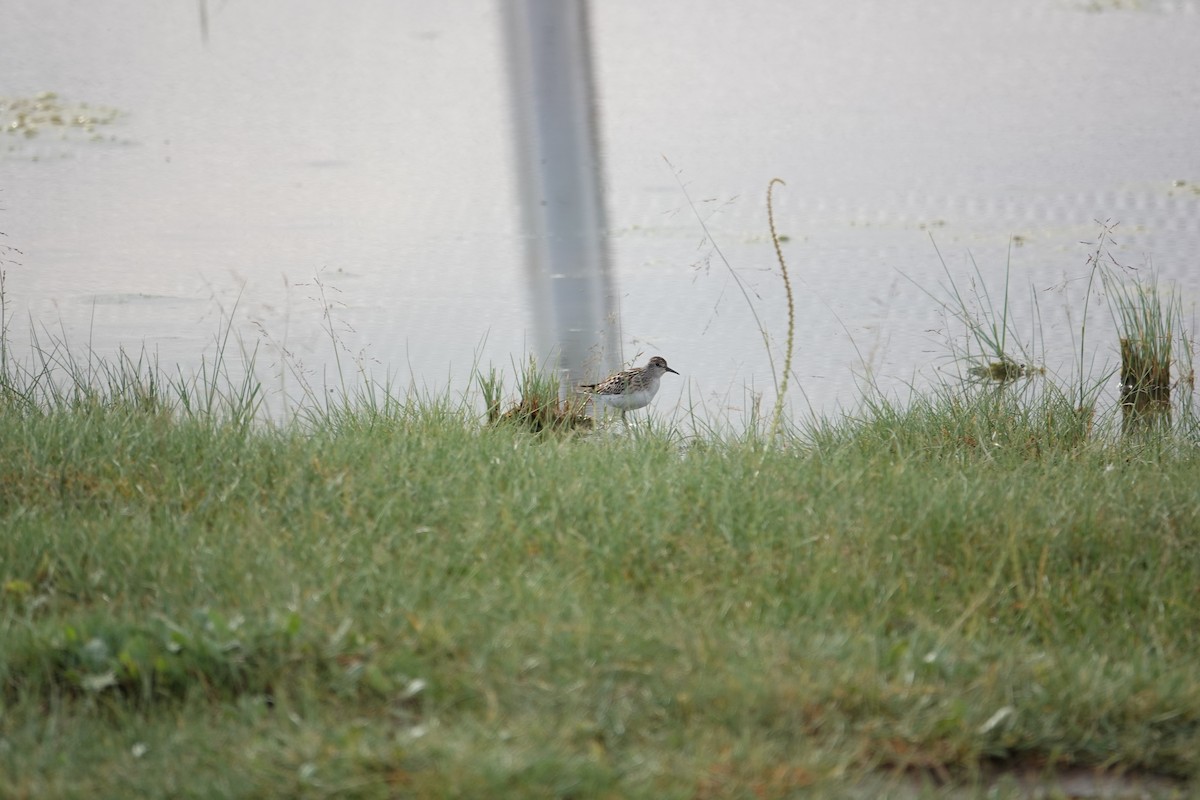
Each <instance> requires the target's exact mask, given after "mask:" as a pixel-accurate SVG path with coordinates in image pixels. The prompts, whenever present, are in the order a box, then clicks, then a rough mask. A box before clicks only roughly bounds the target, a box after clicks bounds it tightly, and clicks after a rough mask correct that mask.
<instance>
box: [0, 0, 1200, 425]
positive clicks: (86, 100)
mask: <svg viewBox="0 0 1200 800" xmlns="http://www.w3.org/2000/svg"><path fill="white" fill-rule="evenodd" d="M199 7H200V3H173V4H151V5H150V6H147V5H146V4H145V3H142V2H140V0H100V1H98V2H94V3H88V4H85V5H83V6H80V5H78V4H73V3H69V2H66V0H11V2H10V3H9V4H8V5H7V6H6V24H5V25H4V27H3V29H0V75H3V76H4V82H3V84H2V85H0V94H2V95H4V96H5V97H7V98H10V99H12V98H27V99H28V98H34V97H36V96H37V95H38V94H39V93H42V92H47V91H49V92H54V93H55V94H56V95H57V97H56V98H55V99H54V100H53V101H52V102H54V103H57V104H59V105H60V106H61V107H63V108H64V109H66V110H67V111H68V112H79V111H80V110H81V107H82V104H87V109H90V110H96V109H97V107H98V106H102V107H105V108H111V109H115V110H117V111H118V112H119V113H118V114H117V115H116V116H115V118H113V119H111V120H107V118H105V120H104V121H102V122H98V123H97V124H95V125H94V126H93V128H92V130H90V131H88V130H85V129H84V128H82V127H78V126H72V125H70V124H61V125H56V124H54V123H53V122H49V121H44V122H43V123H42V124H41V125H40V126H38V127H37V129H36V131H31V130H30V128H29V127H28V126H24V125H18V126H16V128H13V129H12V130H10V131H7V132H6V133H4V134H3V135H0V231H2V232H3V233H5V234H6V237H5V238H4V239H3V241H4V242H5V243H7V244H8V245H10V246H12V247H15V248H19V250H20V251H21V252H20V253H19V254H14V253H9V255H8V259H9V261H10V263H9V264H7V284H6V289H7V294H8V297H7V303H8V308H7V310H8V313H9V315H10V319H14V318H15V320H16V322H15V323H14V324H13V325H12V327H11V328H10V337H11V339H12V341H13V342H14V344H15V345H16V346H17V349H18V352H21V348H22V347H24V346H25V344H26V343H27V341H28V339H29V332H28V326H26V325H25V321H26V320H27V319H28V320H31V321H32V323H33V325H34V327H35V329H37V330H39V331H41V334H40V335H41V336H42V338H43V340H44V338H45V337H46V336H49V335H65V336H67V337H68V339H69V340H70V341H71V342H72V343H74V344H75V345H77V347H78V350H79V351H80V352H81V353H82V352H84V351H86V349H87V348H88V347H91V348H92V349H94V350H95V351H96V352H97V353H100V354H102V355H103V354H110V353H112V352H114V351H115V350H116V348H117V347H118V346H124V347H126V348H127V349H134V350H137V349H139V348H141V347H142V346H145V347H146V348H147V349H148V350H149V351H150V352H152V353H155V354H157V356H158V358H159V361H160V363H162V364H163V365H164V366H166V367H167V368H168V369H170V371H172V372H173V371H174V365H176V364H178V365H180V366H181V367H182V368H183V369H184V370H185V371H188V370H191V369H195V368H196V367H197V366H198V365H199V363H200V360H201V358H202V357H207V358H210V359H211V358H212V357H213V356H214V354H215V353H216V351H217V347H218V345H217V337H218V334H219V333H220V332H221V330H222V327H223V325H224V320H225V319H226V318H232V320H233V331H234V332H235V333H236V334H237V335H238V336H240V338H241V340H242V342H243V344H244V345H245V346H246V347H247V348H254V347H258V352H259V355H258V359H257V369H258V372H259V374H260V375H261V377H262V378H263V380H264V382H265V384H266V388H267V389H268V390H269V391H270V392H271V395H272V399H271V401H272V407H273V408H276V409H279V408H282V407H283V403H282V401H281V400H280V395H281V394H282V393H284V392H286V393H290V394H292V395H295V393H296V392H297V391H298V380H297V377H296V374H295V373H293V374H285V373H286V372H287V367H288V365H290V366H291V367H295V368H296V369H297V370H298V372H299V374H300V375H301V376H302V377H304V378H305V379H306V380H308V381H309V382H310V383H311V384H312V385H313V386H314V387H316V388H317V389H318V390H319V388H320V387H321V385H322V384H326V383H330V382H337V378H336V375H337V371H338V369H339V367H338V363H339V362H338V361H337V360H336V359H335V358H334V356H335V354H339V355H340V356H341V365H342V366H341V370H342V372H343V373H345V374H347V377H348V378H349V379H351V380H353V372H354V363H355V362H356V361H357V362H358V363H361V364H362V366H363V368H364V369H366V370H368V371H370V373H371V374H373V375H374V376H375V377H376V378H378V379H386V378H389V377H390V378H391V379H392V380H393V381H394V384H395V386H396V388H398V389H402V388H404V387H406V386H409V385H415V386H418V387H442V386H446V385H449V386H451V387H452V388H453V389H455V390H462V389H465V388H466V387H467V383H468V378H469V374H470V370H471V366H472V364H473V363H474V362H475V361H476V360H479V361H481V362H482V363H484V364H487V363H493V364H496V365H497V366H499V367H509V366H510V365H511V364H512V363H513V362H514V361H519V360H520V359H521V357H522V353H524V352H527V351H528V350H531V349H532V346H533V343H532V342H531V341H530V340H529V336H530V335H531V334H530V333H529V332H530V331H532V330H533V327H534V326H533V324H532V320H531V319H530V313H531V312H530V304H529V302H528V297H527V294H526V285H525V281H524V277H523V274H522V272H521V257H522V251H521V246H522V242H521V237H520V235H519V231H518V229H517V221H518V215H517V213H516V208H515V197H516V193H515V189H514V186H513V176H512V166H511V163H510V143H509V141H508V138H507V137H508V133H509V124H508V119H507V116H506V105H505V91H506V84H505V81H504V75H503V72H502V70H503V57H502V53H501V48H500V37H499V30H500V25H499V19H498V10H497V6H496V5H495V4H493V3H491V2H472V3H456V4H420V3H387V2H364V3H359V4H355V5H354V6H353V7H352V8H347V7H343V6H331V5H329V4H327V3H323V2H317V0H305V1H304V2H298V1H297V0H255V2H244V0H229V2H224V3H208V4H207V9H208V36H207V40H206V39H205V38H204V37H203V36H202V35H201V34H202V32H201V26H200V22H199V14H198V9H199ZM592 11H593V23H594V29H595V30H594V37H593V43H594V47H595V50H596V52H597V58H598V63H597V74H598V84H599V89H600V92H601V98H600V99H601V124H602V128H603V136H604V143H605V159H606V167H607V173H608V186H609V198H608V210H609V219H610V221H611V223H612V227H613V231H612V237H613V238H612V247H613V255H614V262H615V264H616V265H617V280H618V284H619V287H620V290H621V312H622V332H623V341H624V346H625V353H624V355H625V357H626V358H627V359H630V360H636V361H638V362H639V363H640V362H643V361H644V359H645V357H646V356H647V355H651V354H662V355H664V356H666V357H667V359H668V361H669V363H670V364H671V365H672V367H674V368H675V369H677V370H679V371H680V372H681V373H683V378H682V379H680V380H678V381H676V382H675V383H673V384H671V383H664V389H663V391H662V393H661V394H660V396H659V397H658V399H657V400H656V401H655V404H654V412H653V413H655V414H659V415H666V414H670V413H672V412H673V411H674V410H676V409H677V408H679V407H680V406H694V405H696V404H702V405H703V407H704V408H705V409H706V413H708V414H710V415H720V414H722V413H725V410H726V409H728V410H729V411H728V413H730V414H731V415H732V416H733V417H735V418H740V415H741V414H742V413H743V411H744V409H745V406H746V404H747V398H748V396H749V393H748V392H747V387H749V389H750V392H753V391H763V390H767V391H768V392H770V391H771V387H772V377H771V368H770V365H769V362H768V359H767V355H766V352H765V350H764V347H763V344H762V339H761V336H760V334H759V332H758V330H757V327H756V323H755V321H754V318H753V316H752V315H751V313H750V311H749V309H748V307H747V304H746V301H745V300H744V299H743V298H742V295H741V293H740V291H739V289H738V288H737V286H736V284H735V283H734V282H733V280H732V279H731V277H730V273H729V271H728V269H727V268H726V267H725V266H724V264H723V263H722V261H721V258H720V256H721V255H722V254H723V256H724V258H725V259H727V260H728V262H729V264H730V265H732V267H733V268H734V269H735V270H736V271H737V273H738V275H739V276H740V277H741V278H742V280H744V281H745V282H746V284H747V285H748V288H749V289H750V290H751V292H752V297H755V303H756V306H757V310H758V313H759V315H760V316H761V318H762V321H763V324H764V325H765V326H766V328H767V330H768V331H770V333H771V335H772V336H773V337H774V338H775V340H776V345H777V349H776V351H775V358H776V363H777V366H778V361H779V359H780V355H779V350H778V346H779V345H781V343H782V340H783V337H784V333H785V327H786V306H785V301H784V298H783V295H782V289H781V284H780V280H779V277H778V274H777V270H776V268H775V264H774V255H773V249H772V247H771V244H770V240H769V238H768V236H767V224H766V219H765V205H764V199H765V191H766V185H767V182H768V181H769V180H770V179H771V178H773V177H779V178H782V179H783V180H785V181H786V182H787V186H786V187H777V189H776V204H775V210H776V222H777V225H778V228H779V230H780V232H781V233H783V234H785V235H787V236H788V241H787V242H786V243H785V245H784V252H785V255H786V257H787V259H788V263H789V266H790V268H791V271H792V276H793V281H794V282H795V285H796V289H797V295H796V308H797V315H798V319H797V336H796V344H797V353H796V365H795V373H796V375H797V377H798V378H799V381H800V386H801V387H802V390H803V391H802V392H793V393H792V395H791V398H792V404H793V408H794V409H795V410H796V411H798V412H803V411H806V410H807V409H808V408H809V407H812V408H813V409H815V410H818V411H824V412H830V411H832V410H834V409H836V408H837V407H838V406H843V407H845V406H852V405H853V404H854V402H855V399H856V398H857V397H858V396H859V394H860V384H861V382H862V381H863V380H870V381H872V382H874V383H875V384H877V385H878V386H880V387H881V388H883V389H884V390H886V391H889V392H897V393H900V394H904V393H905V392H906V391H907V388H906V387H907V386H909V385H910V384H916V385H918V386H920V385H925V384H927V383H928V382H930V381H937V380H939V379H941V378H944V377H947V376H953V375H954V374H955V365H954V363H953V361H952V359H951V358H950V356H951V354H952V343H955V342H957V343H959V344H961V334H962V329H961V326H959V325H956V324H953V323H952V322H951V321H948V320H947V319H946V316H945V314H944V312H943V311H942V309H940V308H939V304H938V299H941V300H946V301H949V300H950V299H951V298H950V296H949V295H948V294H947V292H946V291H945V290H944V288H942V287H943V286H944V284H945V283H946V278H945V275H944V273H943V271H942V264H941V261H940V260H939V256H938V251H940V253H941V255H942V256H943V257H944V259H945V262H946V266H947V268H948V269H949V271H950V273H951V274H952V275H953V276H954V279H955V281H956V282H958V284H959V286H960V288H962V289H964V290H969V288H970V285H971V282H972V279H973V277H974V275H975V272H974V270H975V267H974V266H973V265H972V260H973V261H974V264H977V265H978V268H979V270H980V272H981V274H982V276H983V278H984V281H985V283H986V286H987V289H988V291H989V292H991V296H992V300H993V302H994V304H995V306H996V307H997V308H999V306H1000V305H1001V302H1000V295H1001V294H1002V293H1003V285H1004V279H1005V270H1006V266H1008V267H1010V268H1011V276H1010V282H1011V292H1010V300H1011V303H1012V305H1011V307H1010V309H1009V311H1010V314H1011V317H1012V319H1013V320H1014V329H1015V330H1016V332H1017V334H1018V336H1019V338H1020V339H1022V340H1024V344H1025V345H1026V346H1027V347H1032V348H1033V351H1034V352H1033V353H1032V354H1031V355H1032V359H1031V360H1035V361H1036V362H1037V363H1038V364H1040V365H1044V366H1046V367H1047V369H1048V370H1050V372H1052V373H1056V374H1060V375H1063V374H1068V373H1070V372H1071V371H1072V370H1073V369H1077V368H1076V367H1074V366H1073V365H1075V364H1077V363H1078V360H1079V355H1078V352H1077V350H1078V347H1079V342H1078V337H1079V329H1080V323H1081V318H1082V314H1083V296H1084V290H1085V287H1086V279H1087V276H1088V270H1089V266H1088V258H1089V255H1090V254H1091V253H1092V252H1093V251H1094V249H1095V245H1094V244H1093V243H1094V242H1095V241H1096V239H1097V237H1098V236H1099V235H1100V233H1101V224H1100V222H1102V221H1106V220H1107V221H1108V222H1109V224H1114V223H1117V225H1116V228H1115V233H1114V235H1113V241H1112V243H1111V245H1110V247H1109V251H1110V253H1111V255H1112V256H1113V258H1114V259H1115V260H1116V262H1118V263H1119V264H1122V265H1125V266H1128V267H1131V268H1136V269H1138V270H1140V271H1141V273H1142V274H1146V273H1148V272H1149V271H1150V268H1151V267H1152V268H1153V270H1154V271H1155V272H1157V274H1158V275H1159V276H1160V277H1161V278H1162V279H1163V280H1165V281H1167V282H1173V283H1175V284H1177V285H1178V286H1179V290H1180V292H1181V294H1182V297H1183V299H1184V305H1185V310H1186V312H1187V314H1188V315H1189V321H1190V315H1191V313H1192V308H1193V304H1194V303H1195V300H1196V298H1197V296H1198V295H1200V264H1198V263H1197V260H1196V255H1195V254H1196V253H1197V252H1200V148H1197V147H1196V146H1195V132H1196V131H1197V130H1200V48H1197V47H1195V42H1197V41H1200V6H1198V4H1197V3H1195V2H1170V3H1168V2H1150V1H1149V0H1146V1H1145V2H1138V3H1132V2H1116V1H1115V0H1113V2H1105V1H1104V0H1097V2H1066V1H1062V2H1053V1H1052V0H1015V1H1011V2H983V3H969V4H966V3H957V2H954V0H933V1H932V2H926V3H922V4H921V5H920V8H919V9H914V8H912V7H911V6H904V5H902V4H901V5H897V4H892V3H887V2H883V0H864V1H863V2H859V3H854V4H846V3H842V2H837V0H820V1H818V0H812V1H811V2H768V1H767V0H763V1H762V2H758V3H754V4H751V5H750V6H736V7H735V6H729V5H728V4H718V3H711V4H703V5H700V6H697V5H695V4H692V3H683V2H666V3H656V4H650V5H647V4H644V3H640V2H634V0H604V2H601V3H594V4H593V9H592ZM88 113H90V112H88ZM0 116H3V119H4V122H5V125H6V127H9V128H12V127H13V126H12V123H13V122H15V121H17V120H16V119H15V118H14V117H13V115H12V112H11V110H10V111H0ZM72 116H79V114H78V113H74V114H71V113H69V114H68V117H67V119H69V118H71V117H72ZM97 116H98V117H99V116H102V115H99V114H97ZM668 162H669V163H668ZM677 177H678V180H677ZM680 184H682V187H681V185H680ZM689 201H690V202H691V203H694V204H695V207H696V209H697V211H698V214H699V218H700V219H702V220H703V221H704V224H705V225H706V226H707V229H708V232H709V233H710V234H711V237H709V236H706V234H705V232H704V229H703V227H702V226H701V224H700V221H699V220H698V218H697V215H696V214H694V213H693V211H692V210H691V207H690V205H689ZM935 246H936V249H935ZM718 249H719V252H718ZM14 262H15V263H14ZM927 292H929V293H932V294H933V295H934V297H930V296H929V294H927ZM935 298H937V299H935ZM326 307H329V308H330V310H331V311H332V315H331V316H330V317H326V316H325V314H324V313H323V312H324V310H325V308H326ZM1097 309H1098V307H1097V306H1096V305H1095V304H1093V305H1092V307H1091V310H1090V311H1089V312H1088V313H1089V319H1088V334H1087V336H1088V341H1089V342H1090V343H1092V346H1094V348H1095V349H1094V350H1092V349H1091V346H1089V348H1088V350H1089V352H1088V353H1087V354H1086V356H1085V363H1087V364H1089V365H1090V364H1092V363H1093V361H1095V363H1096V364H1097V366H1096V367H1089V369H1094V370H1096V372H1097V374H1103V371H1104V370H1103V365H1108V367H1109V368H1111V367H1112V366H1115V362H1116V360H1117V342H1116V336H1115V334H1114V333H1113V329H1112V323H1111V320H1110V319H1109V315H1108V312H1107V310H1104V309H1103V306H1099V309H1100V310H1097ZM43 326H44V330H43ZM330 330H332V334H333V335H332V336H331V333H330ZM334 337H336V339H337V346H336V353H335V346H334V344H333V343H332V341H331V339H332V338H334ZM668 377H669V378H671V377H672V376H668ZM1113 382H1114V383H1115V380H1114V381H1113Z"/></svg>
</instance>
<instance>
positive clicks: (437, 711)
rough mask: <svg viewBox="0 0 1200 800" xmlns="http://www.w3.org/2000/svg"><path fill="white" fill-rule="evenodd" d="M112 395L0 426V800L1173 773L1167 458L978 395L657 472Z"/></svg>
mask: <svg viewBox="0 0 1200 800" xmlns="http://www.w3.org/2000/svg"><path fill="white" fill-rule="evenodd" d="M124 396H125V397H126V398H127V399H126V400H118V401H115V402H109V403H105V402H97V401H96V399H95V398H94V397H93V398H91V399H90V400H87V401H80V402H78V403H68V404H66V405H60V406H57V407H53V408H48V409H40V410H39V409H34V408H30V407H29V406H27V405H24V404H21V403H18V402H7V403H6V404H5V405H3V407H0V469H2V470H3V474H2V475H0V529H2V530H3V531H4V534H3V536H2V537H0V581H2V582H3V588H2V594H0V643H2V651H0V697H2V699H3V711H2V714H0V796H13V797H24V796H28V797H76V796H78V797H83V796H87V797H102V796H145V797H188V796H191V797H221V796H227V797H243V796H275V797H308V796H311V797H328V796H350V797H389V796H406V797H501V796H505V797H507V796H516V797H654V798H662V797H679V798H690V797H705V798H716V797H757V796H765V797H785V796H790V795H793V794H796V793H799V792H801V791H806V792H810V793H816V794H817V795H818V796H830V797H838V796H844V792H845V791H846V788H847V787H848V786H853V785H854V784H855V783H856V782H857V781H859V780H861V779H863V778H864V776H870V775H872V774H879V772H878V771H879V770H883V771H884V772H883V774H885V775H894V774H899V772H908V771H913V772H915V773H917V774H921V775H928V776H931V779H932V778H938V777H947V776H948V777H951V778H954V779H955V780H956V781H961V782H965V783H967V784H968V785H970V784H971V783H972V782H973V781H976V780H980V779H981V776H982V775H983V774H985V773H986V772H988V771H989V770H991V769H992V768H994V767H995V766H997V765H1001V766H1013V767H1016V766H1020V767H1028V766H1030V765H1032V766H1034V767H1037V768H1041V767H1044V766H1052V765H1085V766H1089V767H1091V766H1095V767H1101V768H1105V769H1108V770H1116V771H1146V772H1153V773H1159V774H1164V775H1169V776H1173V777H1176V778H1180V779H1183V780H1184V781H1192V780H1194V779H1195V777H1196V776H1197V774H1198V772H1200V682H1198V681H1196V679H1195V678H1196V666H1195V665H1196V664H1197V663H1200V603H1197V601H1196V585H1197V584H1196V576H1197V575H1200V546H1198V535H1200V494H1198V493H1197V491H1196V485H1197V484H1196V475H1197V474H1198V466H1200V465H1198V463H1197V461H1198V458H1197V455H1196V450H1195V447H1194V442H1190V443H1189V442H1187V441H1186V440H1184V439H1180V438H1179V437H1178V436H1177V435H1176V434H1173V433H1170V434H1168V433H1162V434H1160V435H1159V436H1158V437H1156V438H1154V439H1153V440H1148V439H1146V438H1141V439H1137V440H1113V441H1098V440H1096V439H1094V438H1089V437H1087V436H1084V435H1081V434H1080V430H1079V427H1078V425H1075V424H1071V423H1070V420H1071V411H1072V409H1071V408H1070V406H1069V404H1065V403H1064V404H1063V406H1064V407H1063V408H1062V409H1060V411H1061V418H1062V419H1063V420H1064V421H1065V422H1064V425H1063V426H1062V427H1061V428H1060V427H1056V425H1055V424H1054V423H1053V422H1052V421H1048V420H1052V418H1053V416H1054V414H1053V412H1054V409H1053V408H1050V407H1049V406H1044V407H1036V408H1030V401H1028V399H1023V396H1022V395H1020V394H1013V393H1007V392H993V391H976V392H971V393H968V394H967V395H962V396H958V397H950V396H944V397H942V396H935V397H932V398H928V399H926V400H924V401H918V402H915V403H913V404H912V405H911V406H910V407H908V408H906V409H900V408H896V407H894V406H890V405H888V404H885V403H879V402H877V403H876V404H875V405H874V406H873V407H870V408H868V409H867V411H866V412H864V415H863V417H862V418H861V419H858V420H854V419H849V420H845V421H842V422H838V423H828V424H819V425H815V426H813V427H812V428H810V429H808V430H806V431H803V432H801V433H799V434H794V437H795V438H793V439H792V440H791V441H790V442H789V443H788V444H786V445H785V446H782V447H774V446H773V447H768V446H766V445H765V443H764V442H763V441H755V440H753V438H748V439H743V440H739V441H721V440H719V439H716V438H705V439H701V440H695V441H692V442H690V443H688V445H687V446H685V447H682V448H681V447H680V446H679V443H678V438H677V437H675V436H673V435H672V434H671V433H670V432H669V431H654V430H651V431H643V430H639V431H637V433H636V435H631V436H623V437H616V438H615V439H614V438H613V437H607V436H573V437H568V438H566V439H559V438H544V437H539V436H534V435H531V434H529V433H528V432H525V431H524V430H523V429H522V428H520V427H516V426H498V427H488V426H486V425H484V424H483V423H482V421H480V420H477V419H476V418H475V416H474V415H473V414H472V413H471V412H470V411H469V409H467V408H466V407H465V406H458V405H454V404H452V403H449V402H443V403H441V404H440V405H439V404H431V403H430V402H428V401H425V402H414V403H409V402H406V401H403V400H393V401H392V402H388V403H385V404H382V405H379V406H370V405H364V406H362V407H360V408H357V409H354V408H349V409H344V410H343V411H342V412H341V413H338V414H330V415H329V416H327V417H326V418H325V419H326V424H325V425H323V426H322V425H321V424H319V423H318V422H317V421H314V420H310V421H309V422H308V424H306V425H304V426H303V429H301V428H300V427H298V426H293V427H255V426H247V425H245V424H241V422H240V420H241V414H240V413H239V412H238V409H236V408H235V409H232V410H228V409H227V410H226V411H227V413H222V412H221V410H220V409H210V412H211V415H190V414H186V413H179V412H178V411H176V412H175V413H163V412H162V411H161V407H162V406H163V405H164V403H149V404H147V403H145V402H134V401H132V400H129V399H128V398H129V397H136V393H129V392H126V393H125V395H124ZM239 396H241V395H239ZM1046 402H1047V403H1049V402H1050V401H1046ZM165 405H168V406H169V405H171V404H170V403H165ZM176 405H177V404H176ZM235 405H236V402H235ZM898 771H899V772H898ZM939 791H941V790H938V789H936V788H932V787H929V788H927V789H926V793H927V794H929V795H930V796H934V795H936V794H937V793H938V792H939ZM980 791H983V790H982V789H981V790H980Z"/></svg>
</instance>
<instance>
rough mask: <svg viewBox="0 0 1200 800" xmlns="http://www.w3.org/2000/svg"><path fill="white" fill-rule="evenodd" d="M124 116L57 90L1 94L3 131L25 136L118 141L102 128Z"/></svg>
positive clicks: (117, 110) (112, 109)
mask: <svg viewBox="0 0 1200 800" xmlns="http://www.w3.org/2000/svg"><path fill="white" fill-rule="evenodd" d="M121 116H123V112H121V111H120V110H119V109H116V108H113V107H111V106H97V105H89V104H88V103H74V102H68V101H66V100H63V99H62V98H60V97H59V96H58V95H57V94H55V93H54V92H42V93H41V94H38V95H36V96H34V97H4V96H0V130H3V131H4V133H5V135H6V136H9V137H19V138H21V139H34V138H38V137H46V136H53V137H54V138H56V139H58V140H60V141H96V142H102V141H114V140H115V139H116V137H115V136H112V135H108V136H106V135H105V134H104V133H103V132H102V131H103V129H104V128H105V127H106V126H108V125H111V124H112V123H113V122H115V121H116V120H117V119H119V118H120V117H121ZM9 149H10V150H11V149H12V146H11V145H10V147H9Z"/></svg>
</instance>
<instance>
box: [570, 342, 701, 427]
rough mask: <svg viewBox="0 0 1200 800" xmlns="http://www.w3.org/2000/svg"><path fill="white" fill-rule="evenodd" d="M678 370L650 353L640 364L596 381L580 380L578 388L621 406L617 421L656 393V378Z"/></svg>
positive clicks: (623, 419) (597, 400)
mask: <svg viewBox="0 0 1200 800" xmlns="http://www.w3.org/2000/svg"><path fill="white" fill-rule="evenodd" d="M668 372H670V373H671V374H673V375H678V374H679V373H678V372H676V371H675V370H673V369H671V368H670V367H668V366H667V360H666V359H665V358H663V357H662V356H654V357H652V358H651V359H650V361H649V362H648V363H647V364H646V366H644V367H632V368H630V369H626V370H621V371H620V372H617V373H615V374H613V375H610V376H609V377H607V378H605V379H604V380H602V381H600V382H599V383H585V384H580V386H579V388H580V389H583V390H584V391H585V392H587V393H588V394H590V395H591V396H592V401H593V402H596V403H603V404H606V405H610V406H612V407H613V408H618V409H620V410H621V421H622V422H624V421H625V412H626V411H631V410H633V409H635V408H643V407H645V406H647V405H649V404H650V401H651V400H653V399H654V395H656V394H658V382H659V379H660V378H662V376H663V375H664V374H665V373H668Z"/></svg>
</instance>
